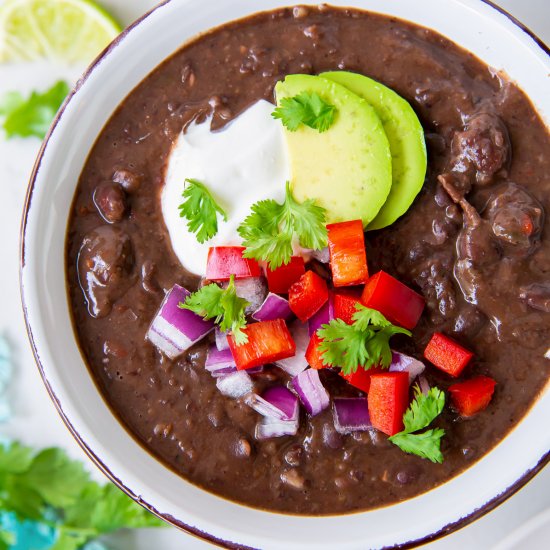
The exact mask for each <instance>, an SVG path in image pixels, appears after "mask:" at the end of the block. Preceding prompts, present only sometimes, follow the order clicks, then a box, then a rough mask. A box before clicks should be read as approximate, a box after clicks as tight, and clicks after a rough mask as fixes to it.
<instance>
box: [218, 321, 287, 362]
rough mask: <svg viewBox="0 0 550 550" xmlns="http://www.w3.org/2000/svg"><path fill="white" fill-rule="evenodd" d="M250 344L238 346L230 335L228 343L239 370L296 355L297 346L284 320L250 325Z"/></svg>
mask: <svg viewBox="0 0 550 550" xmlns="http://www.w3.org/2000/svg"><path fill="white" fill-rule="evenodd" d="M244 332H245V333H246V334H247V336H248V342H247V343H246V344H242V345H240V346H238V345H237V344H236V343H235V340H234V339H233V336H231V335H229V336H228V338H227V341H228V342H229V347H230V349H231V353H232V354H233V359H235V363H236V365H237V369H238V370H246V369H252V368H254V367H259V366H261V365H267V364H268V363H274V362H275V361H280V360H281V359H287V358H288V357H292V356H294V355H296V344H295V343H294V340H293V339H292V336H291V335H290V331H289V330H288V327H287V326H286V323H285V322H284V321H283V320H282V319H276V320H274V321H263V322H261V323H252V324H251V325H248V326H247V327H246V328H245V329H244Z"/></svg>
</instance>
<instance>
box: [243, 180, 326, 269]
mask: <svg viewBox="0 0 550 550" xmlns="http://www.w3.org/2000/svg"><path fill="white" fill-rule="evenodd" d="M325 214H326V212H325V209H324V208H321V207H320V206H317V205H316V204H315V203H314V201H312V200H306V201H304V202H302V203H299V202H297V201H296V199H295V198H294V197H293V195H292V191H291V190H290V183H289V182H287V184H286V194H285V200H284V202H283V204H279V203H278V202H276V201H274V200H271V199H269V200H263V201H259V202H257V203H256V204H254V205H253V206H252V213H251V214H250V215H249V216H248V217H247V218H246V219H245V220H244V222H243V223H242V224H241V225H240V226H239V229H238V232H239V235H240V236H241V237H242V239H243V245H244V246H245V247H246V250H245V252H244V254H243V256H244V257H245V258H254V259H256V260H260V261H267V262H268V263H269V267H270V269H277V268H278V267H280V266H281V265H283V264H288V262H290V258H291V257H292V254H293V248H292V242H293V239H294V237H295V236H296V238H297V239H298V242H299V243H300V246H303V247H304V248H312V249H314V250H321V249H322V248H324V247H325V246H326V243H327V228H326V226H325V223H326V217H325Z"/></svg>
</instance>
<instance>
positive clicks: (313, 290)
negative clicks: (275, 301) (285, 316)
mask: <svg viewBox="0 0 550 550" xmlns="http://www.w3.org/2000/svg"><path fill="white" fill-rule="evenodd" d="M327 300H328V287H327V283H326V281H325V280H324V279H322V278H321V277H319V275H317V273H314V272H313V271H306V272H305V274H304V275H302V277H300V279H299V280H298V282H296V283H294V284H293V285H292V286H291V287H290V288H289V290H288V302H289V305H290V309H291V310H292V311H293V312H294V314H295V315H296V317H298V319H300V321H302V322H303V323H305V322H306V321H307V320H308V319H310V318H311V317H313V316H314V315H315V314H316V313H317V312H318V311H319V310H320V309H321V308H322V307H323V306H324V305H325V303H326V302H327Z"/></svg>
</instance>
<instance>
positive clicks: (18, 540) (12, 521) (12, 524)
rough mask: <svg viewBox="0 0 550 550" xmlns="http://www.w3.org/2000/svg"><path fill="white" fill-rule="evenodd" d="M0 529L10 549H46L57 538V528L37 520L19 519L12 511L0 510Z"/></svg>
mask: <svg viewBox="0 0 550 550" xmlns="http://www.w3.org/2000/svg"><path fill="white" fill-rule="evenodd" d="M0 529H1V530H2V532H3V533H4V535H6V534H7V535H8V537H9V539H10V542H9V549H10V550H47V549H48V548H51V547H52V546H53V544H54V543H55V541H56V539H57V529H55V528H53V527H50V526H49V525H45V524H43V523H39V522H37V521H29V520H24V521H19V519H17V516H16V515H15V514H14V513H13V512H0Z"/></svg>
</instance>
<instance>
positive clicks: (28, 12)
mask: <svg viewBox="0 0 550 550" xmlns="http://www.w3.org/2000/svg"><path fill="white" fill-rule="evenodd" d="M120 30H121V28H120V25H119V24H118V23H117V22H116V21H115V20H114V19H113V18H112V17H111V16H110V15H109V14H108V13H107V12H106V11H105V10H103V9H102V8H101V7H100V6H98V5H97V4H95V3H94V2H92V1H91V0H5V1H4V2H2V3H0V62H7V61H35V60H37V59H44V58H46V59H50V60H55V61H61V62H64V63H76V62H84V63H89V62H91V61H92V60H93V59H94V58H95V57H96V56H97V55H98V54H99V53H100V52H101V51H102V50H103V49H104V48H105V47H106V46H107V45H108V44H109V43H110V42H111V41H112V40H113V38H115V37H116V36H117V35H118V34H119V32H120Z"/></svg>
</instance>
